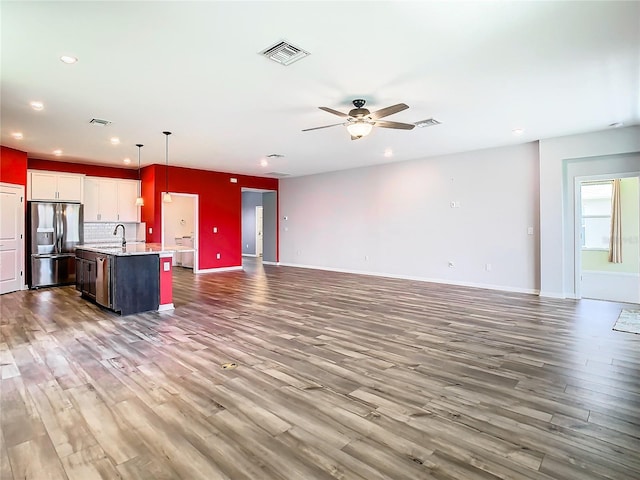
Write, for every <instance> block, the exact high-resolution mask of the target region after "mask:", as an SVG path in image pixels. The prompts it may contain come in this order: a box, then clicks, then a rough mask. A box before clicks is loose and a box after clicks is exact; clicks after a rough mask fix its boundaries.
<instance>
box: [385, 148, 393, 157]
mask: <svg viewBox="0 0 640 480" xmlns="http://www.w3.org/2000/svg"><path fill="white" fill-rule="evenodd" d="M384 156H385V157H387V158H389V157H393V150H391V149H390V148H387V149H386V150H385V151H384Z"/></svg>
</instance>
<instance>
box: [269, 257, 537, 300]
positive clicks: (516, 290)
mask: <svg viewBox="0 0 640 480" xmlns="http://www.w3.org/2000/svg"><path fill="white" fill-rule="evenodd" d="M279 265H280V266H283V267H294V268H309V269H312V270H325V271H329V272H339V273H352V274H355V275H370V276H372V277H385V278H397V279H399V280H414V281H417V282H429V283H441V284H445V285H456V286H460V287H471V288H484V289H487V290H500V291H503V292H513V293H528V294H532V295H539V294H540V291H539V290H537V289H531V288H519V287H507V286H504V285H491V284H484V283H476V282H456V281H453V280H444V279H441V278H425V277H415V276H412V275H396V274H392V273H379V272H367V271H362V270H349V269H345V268H329V267H319V266H316V265H298V264H294V263H279Z"/></svg>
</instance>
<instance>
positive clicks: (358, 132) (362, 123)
mask: <svg viewBox="0 0 640 480" xmlns="http://www.w3.org/2000/svg"><path fill="white" fill-rule="evenodd" d="M372 129H373V123H371V122H368V121H366V120H358V121H355V122H351V123H349V125H347V131H348V132H349V134H350V135H351V136H352V137H357V138H362V137H366V136H367V135H369V134H370V133H371V130H372Z"/></svg>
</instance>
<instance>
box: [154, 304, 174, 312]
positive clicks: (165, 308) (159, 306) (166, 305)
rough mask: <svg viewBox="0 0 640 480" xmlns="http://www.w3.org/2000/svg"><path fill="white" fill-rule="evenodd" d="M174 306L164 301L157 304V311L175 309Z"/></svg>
mask: <svg viewBox="0 0 640 480" xmlns="http://www.w3.org/2000/svg"><path fill="white" fill-rule="evenodd" d="M175 308H176V307H174V306H173V303H164V304H162V305H158V312H166V311H168V310H175Z"/></svg>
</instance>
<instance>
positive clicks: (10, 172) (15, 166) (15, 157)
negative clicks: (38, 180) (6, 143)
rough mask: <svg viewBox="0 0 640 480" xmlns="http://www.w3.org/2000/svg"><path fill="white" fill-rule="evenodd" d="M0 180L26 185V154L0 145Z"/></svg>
mask: <svg viewBox="0 0 640 480" xmlns="http://www.w3.org/2000/svg"><path fill="white" fill-rule="evenodd" d="M0 182H4V183H13V184H14V185H24V186H25V189H26V186H27V154H26V152H21V151H20V150H14V149H13V148H9V147H3V146H0Z"/></svg>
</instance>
